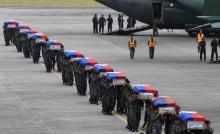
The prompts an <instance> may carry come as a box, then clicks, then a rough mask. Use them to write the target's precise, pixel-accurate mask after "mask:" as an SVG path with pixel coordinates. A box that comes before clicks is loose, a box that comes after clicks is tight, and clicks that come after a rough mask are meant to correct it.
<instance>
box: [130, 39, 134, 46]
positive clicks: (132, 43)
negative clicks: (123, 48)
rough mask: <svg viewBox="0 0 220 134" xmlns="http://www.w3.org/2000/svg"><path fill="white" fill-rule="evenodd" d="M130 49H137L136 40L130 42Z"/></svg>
mask: <svg viewBox="0 0 220 134" xmlns="http://www.w3.org/2000/svg"><path fill="white" fill-rule="evenodd" d="M129 47H130V48H135V40H134V39H133V40H131V39H130V40H129Z"/></svg>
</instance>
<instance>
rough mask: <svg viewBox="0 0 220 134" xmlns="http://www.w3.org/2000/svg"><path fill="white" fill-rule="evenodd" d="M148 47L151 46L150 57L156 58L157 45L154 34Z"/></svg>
mask: <svg viewBox="0 0 220 134" xmlns="http://www.w3.org/2000/svg"><path fill="white" fill-rule="evenodd" d="M148 47H149V56H150V59H153V58H154V50H155V47H156V40H155V39H154V37H153V36H151V37H150V39H149V40H148Z"/></svg>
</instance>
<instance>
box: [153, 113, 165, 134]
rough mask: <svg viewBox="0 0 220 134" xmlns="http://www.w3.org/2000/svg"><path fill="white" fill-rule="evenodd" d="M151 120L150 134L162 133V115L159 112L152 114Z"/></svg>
mask: <svg viewBox="0 0 220 134" xmlns="http://www.w3.org/2000/svg"><path fill="white" fill-rule="evenodd" d="M151 121H152V130H151V133H150V134H161V133H162V126H163V124H164V120H163V117H162V116H161V115H159V114H156V113H154V114H152V115H151Z"/></svg>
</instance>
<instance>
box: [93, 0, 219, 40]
mask: <svg viewBox="0 0 220 134" xmlns="http://www.w3.org/2000/svg"><path fill="white" fill-rule="evenodd" d="M96 1H97V2H99V3H101V4H103V5H106V6H108V7H110V8H112V9H114V10H116V11H119V12H122V13H124V14H125V15H127V16H130V17H133V18H135V19H136V20H138V21H141V22H143V23H146V24H148V25H149V26H150V27H149V29H151V28H152V26H153V24H156V25H157V27H158V28H160V29H185V30H186V31H187V32H188V34H189V35H190V36H195V35H196V34H197V32H198V31H199V30H200V29H203V32H204V33H205V34H206V35H213V34H215V35H220V8H219V6H220V0H96ZM145 30H146V29H145Z"/></svg>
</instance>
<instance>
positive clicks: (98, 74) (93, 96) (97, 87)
mask: <svg viewBox="0 0 220 134" xmlns="http://www.w3.org/2000/svg"><path fill="white" fill-rule="evenodd" d="M112 71H113V69H112V68H111V67H110V66H109V65H108V64H96V65H94V67H93V68H92V70H91V72H90V74H89V89H90V99H89V102H90V104H98V101H99V100H101V96H102V90H103V88H102V85H101V78H102V76H103V75H104V74H105V73H107V72H112Z"/></svg>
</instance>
